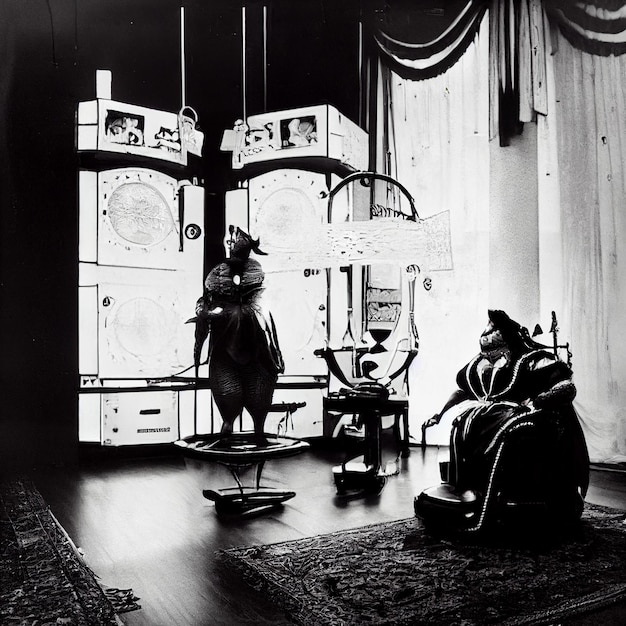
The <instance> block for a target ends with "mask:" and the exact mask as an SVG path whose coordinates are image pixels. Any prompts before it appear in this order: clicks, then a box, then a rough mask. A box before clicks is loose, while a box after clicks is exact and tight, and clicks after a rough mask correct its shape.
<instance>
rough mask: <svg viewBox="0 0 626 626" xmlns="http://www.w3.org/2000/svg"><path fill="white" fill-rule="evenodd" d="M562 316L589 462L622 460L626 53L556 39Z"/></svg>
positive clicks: (625, 418) (625, 450)
mask: <svg viewBox="0 0 626 626" xmlns="http://www.w3.org/2000/svg"><path fill="white" fill-rule="evenodd" d="M554 76H555V96H556V102H557V104H556V106H557V119H558V123H557V131H558V132H557V136H558V139H557V145H558V162H559V177H560V178H559V180H560V197H561V232H562V251H563V280H564V289H563V297H564V300H565V302H564V307H563V311H564V316H563V324H564V326H565V327H566V329H567V330H566V333H567V334H566V335H565V336H567V337H568V338H569V340H570V341H571V349H572V352H573V368H574V376H575V383H576V386H577V388H578V396H577V399H576V405H577V409H578V411H579V413H580V416H581V419H582V422H583V427H584V430H585V435H586V437H587V443H588V446H589V452H590V456H591V459H592V461H597V462H624V461H626V188H625V185H626V182H625V178H626V174H625V157H626V107H625V104H626V55H622V56H617V57H616V56H604V57H603V56H593V55H590V54H587V53H585V52H581V51H580V50H578V49H576V48H574V47H572V46H571V45H570V44H569V43H568V42H567V40H565V38H564V37H563V36H562V35H560V34H559V35H558V47H557V50H556V52H555V54H554Z"/></svg>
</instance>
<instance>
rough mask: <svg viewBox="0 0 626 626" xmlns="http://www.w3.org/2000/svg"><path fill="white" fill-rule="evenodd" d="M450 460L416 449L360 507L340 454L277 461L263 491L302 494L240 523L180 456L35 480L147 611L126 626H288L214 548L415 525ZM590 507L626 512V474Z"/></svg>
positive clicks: (56, 472)
mask: <svg viewBox="0 0 626 626" xmlns="http://www.w3.org/2000/svg"><path fill="white" fill-rule="evenodd" d="M443 452H444V451H439V450H438V448H436V447H428V448H427V449H426V450H421V449H420V448H413V449H412V450H411V456H410V458H408V459H402V460H401V470H402V471H401V472H400V474H398V475H396V476H394V477H392V478H390V479H389V480H388V483H387V485H386V487H385V488H384V490H383V492H382V494H381V495H380V496H371V497H367V498H359V499H352V500H350V499H342V498H339V497H337V496H336V492H335V487H334V484H333V482H332V478H331V467H332V465H334V464H336V463H338V462H341V460H343V457H344V455H343V453H342V452H341V451H340V450H337V449H335V450H326V449H317V448H315V449H312V450H310V451H308V452H306V453H304V454H303V455H300V456H297V457H292V458H288V459H281V460H275V461H271V462H269V463H268V464H267V466H266V468H265V471H264V474H263V477H264V482H265V483H266V484H268V485H271V486H283V487H286V488H289V489H293V490H294V491H296V493H297V495H296V497H295V498H293V499H292V500H290V501H289V502H287V503H285V505H284V506H283V507H282V508H280V509H277V510H275V511H273V512H271V513H269V514H267V513H266V514H264V515H263V516H260V517H256V518H251V519H247V520H238V521H224V520H223V519H220V518H218V517H217V516H216V514H215V509H214V507H213V504H212V502H210V501H208V500H206V499H205V498H204V497H203V496H202V493H201V490H202V489H203V488H206V487H208V486H209V485H208V484H207V480H206V479H205V478H201V476H200V474H199V473H197V472H195V471H192V470H191V469H189V468H187V467H186V466H185V463H184V460H183V459H182V458H180V457H176V456H171V457H157V458H136V459H121V458H115V459H109V460H105V461H102V460H100V461H99V462H98V463H89V464H82V465H81V467H80V468H74V469H53V470H46V471H35V472H34V474H33V478H34V480H35V483H36V485H37V487H38V488H39V490H40V492H41V493H42V495H43V496H44V498H45V499H46V501H47V502H48V504H49V505H50V508H51V510H52V512H53V513H54V515H55V516H56V517H57V519H58V520H59V522H60V523H61V524H62V525H63V527H64V528H65V530H66V531H67V532H68V533H69V535H70V537H71V538H72V539H73V541H74V543H75V544H76V545H77V546H78V547H80V548H82V550H83V551H84V553H85V559H86V561H87V563H88V565H89V566H90V567H91V568H92V570H93V571H94V572H95V573H96V574H97V575H98V576H99V578H100V580H101V581H102V583H104V584H105V585H109V586H114V587H119V588H132V589H133V590H134V592H135V594H136V595H137V596H139V597H140V598H141V600H140V604H141V605H142V609H141V610H139V611H134V612H130V613H125V614H123V615H122V618H123V621H124V622H125V623H126V624H128V625H129V626H205V625H206V626H212V625H219V624H223V625H225V626H239V625H250V626H252V625H262V624H273V625H276V624H286V623H288V622H287V621H286V619H285V617H284V616H283V615H281V613H280V611H277V610H276V609H275V607H273V606H270V605H269V604H266V603H265V602H264V600H263V599H261V598H259V597H258V596H257V595H256V594H255V593H251V592H250V591H249V590H248V589H247V588H246V586H245V584H244V583H243V582H241V581H239V580H236V579H234V580H233V579H230V578H229V577H228V576H227V575H225V574H224V572H223V571H221V570H220V569H219V567H218V566H217V564H216V562H215V556H214V553H215V551H217V550H220V549H224V548H229V547H233V546H239V545H253V544H263V543H273V542H278V541H286V540H290V539H298V538H301V537H306V536H312V535H318V534H323V533H331V532H334V531H337V530H341V529H348V528H354V527H357V526H362V525H365V524H371V523H375V522H380V521H385V520H397V519H402V518H407V517H413V497H414V496H415V495H416V494H417V493H419V492H420V491H421V489H422V488H423V487H426V486H430V485H433V484H437V483H438V482H439V476H438V459H439V458H440V455H441V454H442V453H443ZM386 459H387V460H393V455H389V453H388V454H387V457H386ZM209 467H211V468H212V470H213V471H214V472H217V473H216V474H214V476H213V479H212V480H211V481H210V482H211V485H210V486H211V487H215V486H217V483H218V482H219V481H222V480H224V481H225V483H231V482H232V481H230V480H227V477H226V476H224V475H222V474H221V471H222V470H220V469H216V466H209ZM587 499H588V501H589V502H594V503H597V504H605V505H608V506H613V507H617V508H620V509H622V510H626V474H624V473H616V472H609V471H594V472H592V485H591V488H590V490H589V494H588V498H587ZM625 616H626V607H616V608H612V609H610V610H607V611H604V612H603V613H601V614H597V615H595V616H591V617H586V618H579V619H577V620H576V621H571V622H568V624H576V625H577V626H580V625H583V624H584V625H588V626H591V625H592V624H598V623H602V624H603V625H604V626H610V625H615V626H617V624H620V625H621V624H623V623H626V622H625V620H624V618H625ZM311 626H314V625H311Z"/></svg>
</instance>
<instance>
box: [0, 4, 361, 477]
mask: <svg viewBox="0 0 626 626" xmlns="http://www.w3.org/2000/svg"><path fill="white" fill-rule="evenodd" d="M184 4H185V8H186V44H187V45H186V61H187V62H186V66H187V73H186V74H187V75H186V84H187V103H188V104H190V105H192V106H193V107H194V108H195V109H196V111H197V112H198V115H199V120H200V126H201V128H202V130H203V131H204V132H205V135H206V138H205V147H204V154H203V157H202V159H200V160H197V161H196V162H195V163H194V164H193V166H192V170H193V174H194V175H197V176H199V177H200V178H202V179H203V180H204V181H205V187H206V190H207V205H206V223H207V250H206V261H207V264H212V263H213V262H214V261H215V260H217V258H219V255H220V254H221V249H220V242H221V238H222V234H221V233H222V229H223V217H222V213H221V211H222V206H223V194H224V191H225V190H226V189H228V188H230V187H232V186H233V185H234V183H235V179H234V177H233V172H231V170H230V155H229V153H222V152H220V151H219V144H220V140H221V136H222V132H223V130H224V129H225V128H231V127H232V124H233V122H234V120H235V119H236V118H237V117H240V116H241V115H242V112H243V100H242V38H241V33H242V28H241V18H242V12H241V5H240V4H239V3H237V2H233V1H232V0H186V1H185V2H184ZM180 5H181V2H180V1H174V0H133V1H132V2H128V0H59V1H55V2H44V1H42V2H32V1H28V2H24V1H23V0H3V1H2V2H1V3H0V164H1V167H0V171H1V174H0V176H1V178H0V202H1V205H0V209H1V223H0V225H1V228H0V236H1V242H0V243H1V249H0V254H1V257H0V258H1V264H0V333H1V341H0V350H1V351H2V379H1V384H2V408H1V417H0V420H1V422H0V455H1V456H0V468H2V469H5V470H6V469H15V468H18V467H28V466H32V465H46V464H72V463H74V462H76V460H77V448H78V446H77V393H76V392H77V387H78V371H77V328H76V326H77V307H78V302H77V288H76V287H77V278H78V272H77V237H78V221H77V175H76V172H77V168H78V167H79V165H80V162H79V157H78V155H77V154H76V153H75V150H74V115H75V110H76V104H77V102H79V101H81V100H90V99H93V98H94V97H95V72H96V70H97V69H110V70H111V71H112V74H113V82H112V97H113V99H115V100H120V101H124V102H129V103H132V104H139V105H144V106H148V107H152V108H157V109H164V110H169V111H176V110H178V109H179V108H180V102H181V88H180V84H181V77H180V42H179V33H180V27H179V16H180ZM262 6H263V5H262V3H260V2H248V3H247V7H246V14H247V18H248V19H247V32H248V47H247V57H248V75H247V80H246V85H247V86H248V89H247V96H248V97H247V101H246V107H247V113H248V114H253V113H256V112H261V111H263V110H277V109H283V108H290V107H294V106H304V105H309V104H319V103H330V104H333V105H334V106H336V107H337V108H338V109H339V110H340V111H342V112H343V113H344V114H346V115H347V116H348V117H351V118H352V119H355V120H357V116H358V110H359V77H358V28H357V19H358V0H354V1H352V0H350V1H346V2H341V3H338V2H331V0H327V1H323V0H299V1H293V0H292V1H288V0H275V1H273V2H272V1H270V2H268V30H267V33H268V45H267V61H268V65H267V79H266V81H264V80H263V79H262V78H260V76H262V74H263V71H262V70H263V64H262V57H261V55H260V51H262V41H263V36H262V27H261V24H262V21H261V20H262V18H261V16H262ZM265 107H267V109H265Z"/></svg>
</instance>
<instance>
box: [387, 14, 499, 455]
mask: <svg viewBox="0 0 626 626" xmlns="http://www.w3.org/2000/svg"><path fill="white" fill-rule="evenodd" d="M488 52H489V32H488V25H487V24H486V22H484V23H483V24H482V27H481V30H480V31H479V33H478V34H477V37H476V40H475V41H474V42H473V43H471V44H470V45H469V47H468V48H467V50H466V52H465V54H463V55H462V57H461V59H460V60H459V61H458V62H457V63H455V64H454V66H453V67H451V68H450V69H449V70H448V71H447V72H445V73H443V74H440V75H438V76H435V77H431V78H429V79H426V80H420V81H413V80H405V79H404V78H402V77H401V76H399V75H398V74H396V73H395V72H394V71H392V70H391V69H389V68H387V69H384V68H382V69H381V71H380V72H379V77H380V82H379V98H378V99H377V102H378V111H377V114H378V119H377V128H379V129H381V130H382V131H383V132H381V133H379V134H378V137H379V138H380V139H379V142H378V148H379V150H378V155H377V167H376V169H377V171H380V172H384V173H387V174H390V175H391V176H393V177H394V178H396V179H397V180H399V181H401V182H402V184H403V185H405V187H407V189H408V190H409V192H410V193H411V194H412V195H413V196H414V197H415V198H416V200H417V206H416V208H417V211H418V213H419V215H420V217H422V218H427V217H429V216H431V215H434V214H436V213H439V212H441V211H444V210H448V211H450V221H451V236H452V241H451V244H452V257H453V269H452V270H451V271H432V272H431V271H429V269H428V267H426V266H424V267H423V268H422V271H421V273H420V275H419V277H418V280H417V287H416V301H415V316H416V317H415V321H416V324H417V327H418V330H419V333H420V342H419V344H420V345H419V349H420V353H419V358H418V359H416V360H415V361H414V362H413V364H412V365H411V369H410V372H409V387H410V393H411V398H412V399H414V401H413V402H411V403H410V411H411V414H410V421H411V423H412V424H413V431H414V432H418V431H419V424H421V423H422V422H424V421H425V420H426V419H427V418H429V417H430V416H432V415H433V413H435V412H437V411H439V410H440V408H441V406H442V405H443V404H444V403H445V401H446V400H447V399H448V397H449V395H450V393H451V392H452V391H453V390H454V385H455V383H454V380H455V377H456V373H457V371H458V369H459V368H460V367H461V366H462V365H463V363H464V361H466V360H469V359H470V358H471V357H472V356H473V355H474V354H475V353H476V351H477V346H478V343H477V341H478V340H477V338H478V336H479V334H480V332H481V331H482V329H483V328H484V326H485V324H486V315H487V290H488V280H487V279H486V276H487V273H488V263H489V184H488V179H489V118H488V101H489V92H488V82H487V76H488V72H487V64H488ZM425 278H430V279H431V280H432V288H431V289H430V290H426V289H424V288H423V280H424V279H425ZM425 390H428V392H427V393H426V392H425ZM446 428H447V430H446ZM449 428H450V424H447V425H446V424H441V425H440V426H437V427H434V428H431V429H430V430H429V435H428V439H429V442H430V443H441V444H447V443H448V436H449Z"/></svg>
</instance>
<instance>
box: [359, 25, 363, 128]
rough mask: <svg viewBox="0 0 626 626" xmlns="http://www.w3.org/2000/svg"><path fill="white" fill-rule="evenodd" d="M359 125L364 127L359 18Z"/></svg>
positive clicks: (361, 41) (361, 42)
mask: <svg viewBox="0 0 626 626" xmlns="http://www.w3.org/2000/svg"><path fill="white" fill-rule="evenodd" d="M359 126H360V127H361V128H363V22H362V21H361V20H359Z"/></svg>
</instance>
